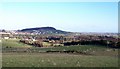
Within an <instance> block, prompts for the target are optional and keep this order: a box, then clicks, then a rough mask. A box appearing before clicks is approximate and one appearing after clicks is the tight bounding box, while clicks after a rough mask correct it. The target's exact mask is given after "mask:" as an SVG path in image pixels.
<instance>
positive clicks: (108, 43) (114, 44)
mask: <svg viewBox="0 0 120 69" xmlns="http://www.w3.org/2000/svg"><path fill="white" fill-rule="evenodd" d="M64 45H65V46H70V45H101V46H106V47H112V48H120V42H119V41H118V42H114V41H108V40H90V41H87V40H81V41H72V42H65V43H64Z"/></svg>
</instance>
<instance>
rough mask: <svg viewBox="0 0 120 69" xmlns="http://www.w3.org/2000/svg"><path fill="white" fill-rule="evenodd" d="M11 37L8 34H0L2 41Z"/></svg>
mask: <svg viewBox="0 0 120 69" xmlns="http://www.w3.org/2000/svg"><path fill="white" fill-rule="evenodd" d="M10 36H11V34H10V33H5V32H0V37H1V38H3V39H9V38H10Z"/></svg>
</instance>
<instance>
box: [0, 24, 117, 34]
mask: <svg viewBox="0 0 120 69" xmlns="http://www.w3.org/2000/svg"><path fill="white" fill-rule="evenodd" d="M44 27H51V26H44ZM30 28H41V27H30ZM53 28H55V29H56V30H62V31H66V30H64V29H58V28H56V27H53ZM23 29H29V28H23ZM23 29H12V30H11V29H0V30H7V31H15V30H23ZM66 32H74V31H66ZM76 33H118V32H96V31H90V32H85V31H76Z"/></svg>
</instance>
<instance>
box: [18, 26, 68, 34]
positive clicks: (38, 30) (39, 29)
mask: <svg viewBox="0 0 120 69" xmlns="http://www.w3.org/2000/svg"><path fill="white" fill-rule="evenodd" d="M19 32H28V33H37V34H68V33H70V32H66V31H62V30H57V29H55V28H54V27H37V28H26V29H22V30H19Z"/></svg>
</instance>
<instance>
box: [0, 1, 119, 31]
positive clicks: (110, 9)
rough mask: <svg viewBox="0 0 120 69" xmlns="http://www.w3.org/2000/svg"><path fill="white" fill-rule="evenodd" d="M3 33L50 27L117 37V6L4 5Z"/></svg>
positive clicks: (89, 4)
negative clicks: (115, 35)
mask: <svg viewBox="0 0 120 69" xmlns="http://www.w3.org/2000/svg"><path fill="white" fill-rule="evenodd" d="M0 8H2V10H0V11H2V15H3V17H2V19H3V22H2V24H1V26H0V28H1V29H5V30H21V29H25V28H35V27H54V28H56V29H59V30H63V31H70V32H103V33H104V32H110V33H112V32H113V33H118V3H117V2H4V3H2V6H0Z"/></svg>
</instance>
